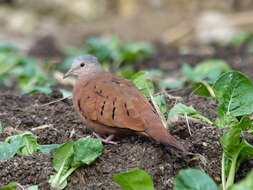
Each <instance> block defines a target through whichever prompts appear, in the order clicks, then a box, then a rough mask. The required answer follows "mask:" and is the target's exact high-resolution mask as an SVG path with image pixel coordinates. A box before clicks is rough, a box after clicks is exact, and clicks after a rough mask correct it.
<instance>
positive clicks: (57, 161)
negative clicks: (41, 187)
mask: <svg viewBox="0 0 253 190" xmlns="http://www.w3.org/2000/svg"><path fill="white" fill-rule="evenodd" d="M73 147H74V142H66V143H65V144H63V145H61V146H60V147H59V148H58V149H57V150H56V151H55V153H54V157H53V166H54V169H55V170H56V171H57V173H56V174H54V175H51V176H50V180H49V183H50V184H51V187H53V188H56V189H64V188H65V187H66V185H67V180H66V178H65V175H67V176H66V177H68V176H69V175H70V174H71V173H72V172H73V171H74V169H70V167H71V162H72V161H73V157H74V149H73Z"/></svg>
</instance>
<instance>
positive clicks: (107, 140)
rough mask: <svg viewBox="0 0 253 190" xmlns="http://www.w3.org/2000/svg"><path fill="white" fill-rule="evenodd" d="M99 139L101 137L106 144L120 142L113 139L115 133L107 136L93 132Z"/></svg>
mask: <svg viewBox="0 0 253 190" xmlns="http://www.w3.org/2000/svg"><path fill="white" fill-rule="evenodd" d="M93 134H94V135H95V136H96V137H97V138H98V139H100V140H101V141H102V142H103V143H105V144H118V142H115V141H112V139H113V138H114V135H109V136H108V137H106V138H103V137H101V136H100V135H98V134H97V133H93Z"/></svg>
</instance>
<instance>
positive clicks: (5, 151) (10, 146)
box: [0, 139, 21, 159]
mask: <svg viewBox="0 0 253 190" xmlns="http://www.w3.org/2000/svg"><path fill="white" fill-rule="evenodd" d="M20 141H21V139H20ZM20 141H17V140H15V141H13V142H11V143H7V142H0V159H8V158H11V157H12V156H14V155H15V154H16V153H17V151H18V149H19V148H20V147H21V145H20Z"/></svg>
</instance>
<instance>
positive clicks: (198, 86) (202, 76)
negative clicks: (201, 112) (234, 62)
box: [159, 59, 230, 97]
mask: <svg viewBox="0 0 253 190" xmlns="http://www.w3.org/2000/svg"><path fill="white" fill-rule="evenodd" d="M229 70H230V67H229V65H228V64H227V63H226V61H224V60H220V59H209V60H205V61H202V62H201V63H199V64H198V65H196V66H195V67H194V68H192V67H191V66H189V65H187V64H184V65H183V68H182V73H183V77H182V78H180V79H178V80H177V81H176V82H173V83H165V82H163V81H162V82H160V83H159V86H160V87H162V88H180V87H182V86H183V85H184V84H185V83H186V82H190V83H191V84H192V88H193V90H194V91H195V92H196V93H197V94H199V95H202V96H208V97H211V96H212V95H213V94H212V92H211V87H212V85H213V83H214V82H215V81H216V79H217V78H218V77H219V76H220V75H221V74H222V73H224V72H227V71H229Z"/></svg>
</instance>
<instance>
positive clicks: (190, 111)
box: [168, 103, 212, 124]
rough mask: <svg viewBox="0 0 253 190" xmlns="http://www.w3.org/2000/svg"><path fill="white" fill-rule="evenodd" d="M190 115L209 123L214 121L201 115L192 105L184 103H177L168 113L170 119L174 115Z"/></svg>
mask: <svg viewBox="0 0 253 190" xmlns="http://www.w3.org/2000/svg"><path fill="white" fill-rule="evenodd" d="M185 114H187V116H189V117H195V118H200V119H202V120H204V121H206V122H208V123H209V124H212V122H211V121H210V120H209V119H208V118H206V117H205V116H202V115H200V114H199V113H198V112H197V111H196V110H195V109H194V108H193V107H192V106H186V105H184V104H182V103H177V104H175V105H174V106H173V108H171V110H170V111H169V114H168V121H170V120H171V119H172V118H173V117H176V116H178V115H185Z"/></svg>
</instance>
